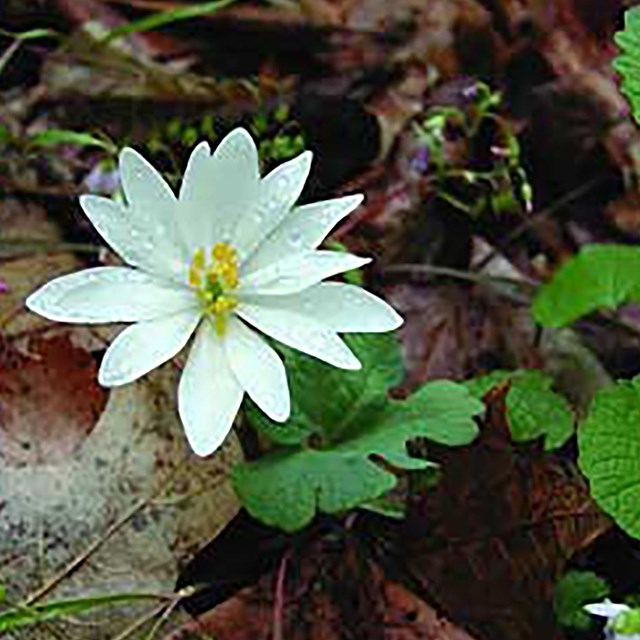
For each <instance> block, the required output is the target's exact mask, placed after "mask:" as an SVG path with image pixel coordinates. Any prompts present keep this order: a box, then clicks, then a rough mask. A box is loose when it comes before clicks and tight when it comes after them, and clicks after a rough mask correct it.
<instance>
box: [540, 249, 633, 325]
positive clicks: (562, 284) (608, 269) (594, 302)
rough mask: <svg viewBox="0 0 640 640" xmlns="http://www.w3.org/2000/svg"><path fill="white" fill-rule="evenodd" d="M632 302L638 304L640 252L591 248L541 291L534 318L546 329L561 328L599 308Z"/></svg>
mask: <svg viewBox="0 0 640 640" xmlns="http://www.w3.org/2000/svg"><path fill="white" fill-rule="evenodd" d="M631 301H634V302H637V301H640V248H638V247H630V246H626V245H615V244H591V245H587V246H586V247H584V248H583V249H582V250H581V251H580V252H579V253H578V254H577V255H576V256H575V257H573V258H571V259H569V260H567V261H566V262H565V263H564V264H563V265H562V266H561V267H560V269H558V271H557V272H556V274H555V275H554V277H553V280H552V281H551V282H550V283H548V284H546V285H543V286H542V287H541V289H540V292H539V293H538V296H537V297H536V300H535V301H534V304H533V314H534V316H535V318H536V320H537V321H538V322H539V323H540V324H542V325H544V326H546V327H563V326H565V325H568V324H570V323H571V322H573V321H574V320H576V319H577V318H579V317H580V316H583V315H585V314H588V313H591V312H593V311H595V310H597V309H599V308H601V307H609V308H614V307H616V306H618V305H620V304H623V303H625V302H631Z"/></svg>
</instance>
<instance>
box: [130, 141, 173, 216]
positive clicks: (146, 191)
mask: <svg viewBox="0 0 640 640" xmlns="http://www.w3.org/2000/svg"><path fill="white" fill-rule="evenodd" d="M119 171H120V180H121V181H122V189H123V191H124V195H125V198H126V199H127V204H128V206H129V208H131V209H132V211H133V214H134V215H135V216H136V217H137V218H138V220H139V221H140V222H144V223H148V224H153V223H154V222H155V223H158V222H162V223H166V222H168V221H170V220H172V218H173V217H174V216H175V213H176V197H175V194H174V193H173V191H172V190H171V187H170V186H169V185H168V184H167V182H166V181H165V179H164V178H163V177H162V176H161V175H160V174H159V173H158V172H157V171H156V170H155V169H154V168H153V166H152V165H151V164H150V163H149V162H147V161H146V160H145V159H144V158H143V157H142V156H141V155H140V154H139V153H138V152H137V151H135V149H131V148H130V147H127V148H125V149H123V150H122V151H121V152H120V164H119Z"/></svg>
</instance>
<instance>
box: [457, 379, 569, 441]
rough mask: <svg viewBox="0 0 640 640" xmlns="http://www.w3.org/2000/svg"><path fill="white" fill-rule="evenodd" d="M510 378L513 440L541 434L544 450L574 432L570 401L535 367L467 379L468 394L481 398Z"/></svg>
mask: <svg viewBox="0 0 640 640" xmlns="http://www.w3.org/2000/svg"><path fill="white" fill-rule="evenodd" d="M508 380H511V387H510V389H509V391H508V393H507V398H506V405H507V417H508V420H509V426H510V428H511V435H512V436H513V439H514V440H515V441H516V442H526V441H528V440H534V439H535V438H539V437H541V436H544V443H545V449H546V450H547V451H551V450H553V449H557V448H558V447H561V446H562V445H563V444H564V443H565V442H566V441H567V440H568V439H569V438H570V437H571V436H572V435H573V431H574V424H575V420H574V416H573V413H572V411H571V408H570V406H569V403H568V402H567V401H566V400H565V399H564V398H563V397H562V396H561V395H559V394H557V393H556V392H555V391H553V390H552V388H551V387H552V385H553V379H552V378H551V376H549V375H548V374H546V373H544V372H543V371H538V370H535V369H529V370H524V369H523V370H518V371H492V372H491V373H489V374H488V375H486V376H480V377H478V378H474V379H473V380H469V381H468V382H467V383H466V385H467V388H468V389H469V390H470V391H471V393H472V394H473V395H474V396H475V397H477V398H482V397H483V396H484V395H485V394H486V393H487V392H488V391H489V390H490V389H492V388H493V387H495V386H497V385H498V384H502V383H504V382H507V381H508Z"/></svg>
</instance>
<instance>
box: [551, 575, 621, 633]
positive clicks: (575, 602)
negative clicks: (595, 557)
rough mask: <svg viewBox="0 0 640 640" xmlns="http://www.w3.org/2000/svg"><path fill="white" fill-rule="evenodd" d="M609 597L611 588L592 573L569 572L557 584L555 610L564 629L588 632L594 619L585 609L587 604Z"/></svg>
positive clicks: (554, 599)
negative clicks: (569, 628) (570, 628)
mask: <svg viewBox="0 0 640 640" xmlns="http://www.w3.org/2000/svg"><path fill="white" fill-rule="evenodd" d="M608 595H609V586H608V585H607V583H606V582H605V581H604V580H603V579H602V578H599V577H598V576H597V575H596V574H595V573H592V572H591V571H569V572H568V573H566V574H565V575H564V576H562V578H560V580H558V582H557V583H556V586H555V589H554V593H553V608H554V610H555V613H556V617H557V619H558V622H560V624H561V625H562V626H564V627H572V628H574V629H581V630H583V631H584V630H586V629H588V628H589V627H590V626H591V625H592V624H593V618H592V617H591V616H590V615H589V614H588V613H587V612H586V611H585V610H584V609H583V607H584V605H585V604H588V603H590V602H598V601H600V600H602V599H603V598H606V597H607V596H608Z"/></svg>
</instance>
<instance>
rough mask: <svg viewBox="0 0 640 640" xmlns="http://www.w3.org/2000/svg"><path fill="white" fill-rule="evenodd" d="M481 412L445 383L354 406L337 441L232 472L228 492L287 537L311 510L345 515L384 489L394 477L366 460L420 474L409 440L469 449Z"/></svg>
mask: <svg viewBox="0 0 640 640" xmlns="http://www.w3.org/2000/svg"><path fill="white" fill-rule="evenodd" d="M374 377H375V376H374ZM361 397H362V396H360V398H361ZM375 397H376V396H375V395H374V398H375ZM329 398H330V396H329ZM327 400H328V397H325V398H324V401H325V403H326V404H331V403H330V402H327ZM356 404H357V403H356ZM483 408H484V407H483V405H482V403H481V402H480V401H478V400H477V399H475V398H473V397H471V395H470V394H469V392H468V391H467V389H466V388H465V387H464V386H462V385H458V384H456V383H454V382H450V381H446V380H444V381H437V382H432V383H429V384H427V385H425V386H424V387H423V388H422V389H421V390H420V391H419V392H418V393H416V394H414V395H413V396H412V397H411V398H410V399H409V400H408V401H393V400H389V401H387V402H386V404H384V405H380V404H379V403H378V402H377V401H375V400H374V401H373V402H371V403H370V404H368V405H365V406H362V405H360V408H359V410H358V411H357V413H355V414H354V415H353V416H352V417H351V418H350V419H349V420H348V427H347V428H346V429H344V430H342V431H341V432H340V440H339V441H336V440H334V441H332V442H331V443H330V444H329V445H328V446H326V448H324V449H311V448H303V447H296V448H295V449H290V450H288V451H280V452H277V453H275V454H272V455H269V456H266V457H265V458H263V459H261V460H259V461H257V462H251V463H245V464H241V465H238V466H236V467H235V468H234V470H233V472H232V478H233V483H234V487H235V490H236V492H237V494H238V496H239V497H240V500H241V501H242V503H243V505H244V506H245V507H246V508H247V510H248V511H249V513H251V514H252V515H253V516H254V517H256V518H258V519H260V520H262V521H263V522H265V523H266V524H268V525H271V526H276V527H280V528H282V529H284V530H286V531H295V530H297V529H300V528H302V527H304V526H305V525H307V524H308V523H309V522H310V521H311V520H312V519H313V517H314V516H315V514H316V512H318V511H320V512H324V513H339V512H343V511H347V510H349V509H352V508H354V507H356V506H358V505H359V504H361V503H363V502H366V501H369V500H373V499H375V498H378V497H379V496H381V495H382V494H384V493H386V492H387V491H389V490H390V489H392V488H393V487H394V486H395V484H396V477H395V475H394V474H393V473H392V472H391V471H390V470H389V469H388V468H385V467H383V466H381V465H379V464H377V463H376V462H375V461H374V460H372V456H377V457H379V458H381V459H384V460H385V461H386V462H387V463H390V464H392V465H394V466H395V467H399V468H403V469H425V468H427V467H429V466H432V464H431V463H430V462H428V461H426V460H422V459H418V458H413V457H411V456H409V455H408V453H407V448H406V444H407V442H408V441H409V440H411V439H414V438H417V437H426V438H430V439H432V440H434V441H436V442H441V443H443V444H452V445H454V444H467V443H469V442H471V441H472V440H473V439H474V438H475V436H476V435H477V426H476V424H475V422H474V420H473V417H474V416H475V415H477V414H478V413H480V412H481V411H482V410H483ZM320 415H321V417H324V414H323V413H320Z"/></svg>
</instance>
